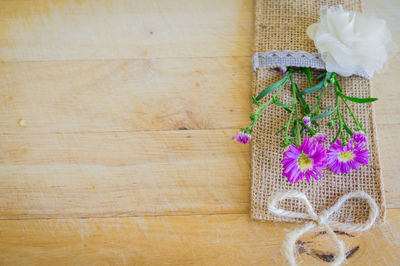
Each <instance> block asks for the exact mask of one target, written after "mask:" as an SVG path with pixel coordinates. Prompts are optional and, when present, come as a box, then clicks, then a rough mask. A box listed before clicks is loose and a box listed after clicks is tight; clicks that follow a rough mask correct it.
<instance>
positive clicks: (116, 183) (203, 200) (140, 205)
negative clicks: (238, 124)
mask: <svg viewBox="0 0 400 266" xmlns="http://www.w3.org/2000/svg"><path fill="white" fill-rule="evenodd" d="M235 132H236V131H235V130H200V131H192V130H187V131H147V132H114V133H85V134H81V133H79V134H35V135H31V134H29V135H3V136H0V151H1V152H0V202H2V204H1V205H0V218H3V219H4V218H13V219H17V218H21V219H29V218H56V217H111V216H148V215H166V214H174V215H177V214H185V215H186V214H212V213H245V212H247V211H248V208H249V187H250V182H249V170H250V167H249V166H250V162H249V146H246V145H241V144H238V143H234V142H233V141H232V140H231V136H232V135H233V134H234V133H235ZM387 137H388V138H383V140H387V141H388V145H386V146H385V147H390V145H389V144H390V143H389V142H390V141H391V138H390V136H387ZM386 154H394V153H393V152H392V151H390V150H388V151H386V152H385V153H383V155H386ZM396 160H400V158H397V157H396V156H383V163H384V166H385V167H384V171H383V176H384V178H385V179H384V181H385V185H386V186H385V187H386V197H387V205H388V207H389V208H398V207H399V204H400V202H399V200H398V198H399V197H398V195H399V187H400V186H399V183H398V182H399V181H398V178H397V176H398V175H397V174H396V173H397V169H396V167H395V161H396Z"/></svg>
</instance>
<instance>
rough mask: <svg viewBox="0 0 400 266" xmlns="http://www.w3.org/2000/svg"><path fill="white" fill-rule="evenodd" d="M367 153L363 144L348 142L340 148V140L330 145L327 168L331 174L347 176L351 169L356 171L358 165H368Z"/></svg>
mask: <svg viewBox="0 0 400 266" xmlns="http://www.w3.org/2000/svg"><path fill="white" fill-rule="evenodd" d="M368 158H369V151H368V149H367V148H366V146H365V143H357V142H355V141H353V140H352V141H350V142H349V143H348V144H347V145H346V146H342V143H341V142H340V140H337V141H336V143H331V146H330V148H329V151H328V167H329V168H331V169H332V172H334V173H336V174H338V173H345V174H348V173H349V172H350V170H351V169H355V170H356V171H358V169H359V165H360V164H364V165H368Z"/></svg>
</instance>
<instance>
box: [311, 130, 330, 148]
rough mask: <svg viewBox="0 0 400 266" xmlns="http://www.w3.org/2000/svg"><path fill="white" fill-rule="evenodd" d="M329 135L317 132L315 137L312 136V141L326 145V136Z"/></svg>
mask: <svg viewBox="0 0 400 266" xmlns="http://www.w3.org/2000/svg"><path fill="white" fill-rule="evenodd" d="M327 136H328V135H327V134H323V133H318V134H316V135H315V136H314V137H312V139H311V140H312V141H314V142H316V143H318V144H319V145H324V144H325V142H326V137H327Z"/></svg>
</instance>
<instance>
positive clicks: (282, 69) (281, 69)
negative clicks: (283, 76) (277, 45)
mask: <svg viewBox="0 0 400 266" xmlns="http://www.w3.org/2000/svg"><path fill="white" fill-rule="evenodd" d="M279 71H280V72H282V73H286V71H287V67H285V66H280V67H279Z"/></svg>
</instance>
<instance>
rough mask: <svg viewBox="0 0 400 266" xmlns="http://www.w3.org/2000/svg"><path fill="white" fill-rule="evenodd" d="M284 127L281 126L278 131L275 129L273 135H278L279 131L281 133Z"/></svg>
mask: <svg viewBox="0 0 400 266" xmlns="http://www.w3.org/2000/svg"><path fill="white" fill-rule="evenodd" d="M284 129H285V127H283V128H281V129H279V130H278V131H276V132H275V134H274V135H275V136H276V135H278V134H279V133H281V132H282V131H283V130H284Z"/></svg>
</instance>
